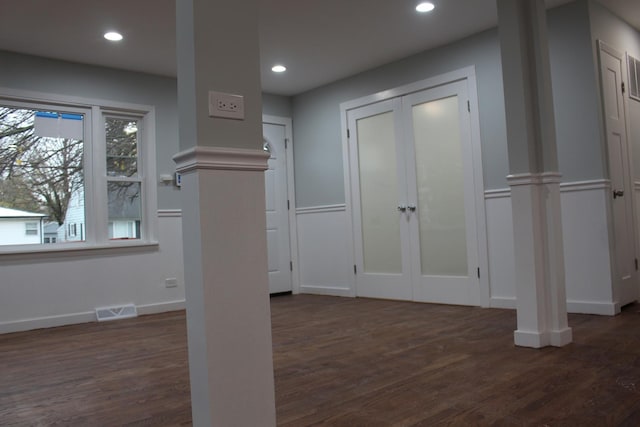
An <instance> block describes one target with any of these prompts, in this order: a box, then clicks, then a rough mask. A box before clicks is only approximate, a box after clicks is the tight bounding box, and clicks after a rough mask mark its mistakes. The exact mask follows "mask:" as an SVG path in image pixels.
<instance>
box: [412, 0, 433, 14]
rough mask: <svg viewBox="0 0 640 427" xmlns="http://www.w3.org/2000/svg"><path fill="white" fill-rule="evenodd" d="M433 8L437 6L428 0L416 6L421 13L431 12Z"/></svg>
mask: <svg viewBox="0 0 640 427" xmlns="http://www.w3.org/2000/svg"><path fill="white" fill-rule="evenodd" d="M433 9H435V6H434V5H433V3H429V2H428V1H425V2H422V3H420V4H419V5H417V6H416V10H417V11H418V12H420V13H424V12H431V11H432V10H433Z"/></svg>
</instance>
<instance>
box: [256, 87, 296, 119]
mask: <svg viewBox="0 0 640 427" xmlns="http://www.w3.org/2000/svg"><path fill="white" fill-rule="evenodd" d="M262 114H268V115H270V116H278V117H287V118H292V117H293V108H292V106H291V98H290V97H288V96H281V95H272V94H270V93H264V92H263V93H262Z"/></svg>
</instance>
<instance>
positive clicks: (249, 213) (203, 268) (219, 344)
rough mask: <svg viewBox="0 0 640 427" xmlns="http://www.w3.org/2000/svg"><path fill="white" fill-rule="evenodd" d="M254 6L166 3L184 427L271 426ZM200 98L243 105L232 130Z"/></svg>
mask: <svg viewBox="0 0 640 427" xmlns="http://www.w3.org/2000/svg"><path fill="white" fill-rule="evenodd" d="M258 6H259V5H258V2H257V1H256V0H243V1H228V0H177V1H176V24H177V25H176V30H177V31H176V33H177V52H178V107H179V137H180V149H181V152H180V153H178V154H177V155H176V156H175V157H174V160H175V162H176V164H177V170H178V172H180V173H181V174H182V187H181V197H182V228H183V248H184V268H185V293H186V306H187V336H188V345H189V372H190V382H191V404H192V415H193V425H194V426H207V427H208V426H219V427H229V426H275V398H274V380H273V361H272V346H271V317H270V306H269V287H268V286H269V285H268V277H267V243H266V232H265V230H266V218H265V198H264V170H265V169H266V168H267V158H268V155H267V154H265V153H264V152H263V151H262V123H261V117H262V111H261V110H262V105H261V89H260V69H259V45H258V15H257V14H258ZM230 34H233V37H230ZM212 90H213V91H218V92H225V93H230V94H235V95H243V96H244V109H245V118H244V120H229V119H225V118H214V117H210V116H209V100H208V96H209V91H212Z"/></svg>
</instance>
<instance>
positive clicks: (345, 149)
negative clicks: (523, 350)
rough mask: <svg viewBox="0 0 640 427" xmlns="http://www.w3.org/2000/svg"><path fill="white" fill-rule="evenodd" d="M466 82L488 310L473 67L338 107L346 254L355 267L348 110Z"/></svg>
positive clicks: (484, 300) (483, 290)
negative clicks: (458, 82)
mask: <svg viewBox="0 0 640 427" xmlns="http://www.w3.org/2000/svg"><path fill="white" fill-rule="evenodd" d="M460 80H466V82H467V88H468V96H469V100H468V101H469V109H470V110H471V111H470V115H471V116H470V125H471V146H472V149H473V153H472V156H473V178H474V187H475V204H476V207H477V209H476V222H477V230H476V233H477V238H478V240H477V241H478V264H479V268H480V305H481V306H482V307H489V304H490V298H491V292H490V289H489V259H488V246H487V225H486V224H487V222H486V216H485V204H484V180H483V174H482V155H481V144H480V118H479V114H478V90H477V84H476V71H475V66H469V67H465V68H461V69H458V70H455V71H451V72H448V73H444V74H440V75H438V76H434V77H431V78H428V79H425V80H420V81H418V82H414V83H410V84H407V85H403V86H399V87H395V88H393V89H389V90H384V91H381V92H377V93H375V94H373V95H367V96H363V97H361V98H357V99H353V100H351V101H346V102H343V103H341V104H340V117H341V130H342V164H343V169H344V190H345V204H346V213H347V216H348V218H349V221H348V223H347V224H348V232H349V235H350V236H351V238H350V239H346V240H347V244H348V245H349V248H348V249H349V254H350V256H351V259H350V263H351V264H353V265H355V248H354V227H355V225H354V217H353V200H352V194H351V178H350V164H351V161H350V156H349V136H348V135H347V127H348V126H347V125H348V119H347V112H348V111H349V110H352V109H355V108H360V107H363V106H366V105H369V104H373V103H376V102H379V101H384V100H387V99H390V98H396V97H400V96H404V95H409V94H411V93H414V92H420V91H423V90H426V89H431V88H434V87H436V86H440V85H443V84H446V83H452V82H455V81H460ZM349 288H350V292H349V294H350V295H351V296H355V295H356V280H355V274H354V275H350V277H349Z"/></svg>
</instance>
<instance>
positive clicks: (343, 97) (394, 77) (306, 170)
mask: <svg viewBox="0 0 640 427" xmlns="http://www.w3.org/2000/svg"><path fill="white" fill-rule="evenodd" d="M548 27H549V44H550V59H551V72H552V79H553V88H554V91H555V93H554V107H555V114H556V123H557V143H558V159H559V163H560V172H562V173H563V181H565V182H569V181H580V180H588V179H598V178H602V176H603V168H602V161H601V151H600V150H601V144H600V139H599V136H598V135H599V127H598V110H597V96H596V92H595V90H596V86H595V82H596V78H595V73H594V70H593V58H592V56H591V50H590V37H589V31H590V29H589V28H590V27H589V19H588V7H587V3H586V1H583V0H581V1H578V2H573V3H569V4H567V5H564V6H562V7H559V8H556V9H552V10H551V11H549V16H548ZM469 65H474V66H475V67H476V78H477V83H478V100H479V103H480V105H479V108H480V110H479V116H480V136H481V141H482V162H483V173H484V186H485V189H498V188H506V187H507V183H506V179H505V177H506V176H507V174H508V158H507V137H506V125H505V113H504V95H503V89H502V69H501V61H500V47H499V40H498V33H497V29H492V30H489V31H486V32H483V33H480V34H476V35H474V36H471V37H469V38H466V39H464V40H461V41H458V42H456V43H453V44H451V45H449V46H445V47H442V48H438V49H434V50H430V51H427V52H423V53H420V54H417V55H415V56H411V57H409V58H405V59H403V60H401V61H398V62H394V63H391V64H387V65H384V66H382V67H379V68H376V69H373V70H370V71H366V72H364V73H361V74H359V75H356V76H353V77H350V78H347V79H344V80H340V81H338V82H335V83H332V84H329V85H327V86H323V87H320V88H318V89H315V90H312V91H310V92H307V93H304V94H301V95H298V96H295V97H294V98H293V117H294V143H295V165H296V170H295V178H296V203H297V205H298V206H299V207H308V206H318V205H330V204H339V203H344V200H345V195H344V181H343V165H342V140H341V130H340V126H341V122H340V103H342V102H344V101H349V100H352V99H355V98H358V97H361V96H366V95H370V94H373V93H376V92H380V91H382V90H385V89H390V88H394V87H397V86H401V85H404V84H407V83H411V82H414V81H418V80H422V79H426V78H429V77H432V76H435V75H439V74H443V73H446V72H448V71H452V70H456V69H459V68H462V67H466V66H469Z"/></svg>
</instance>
